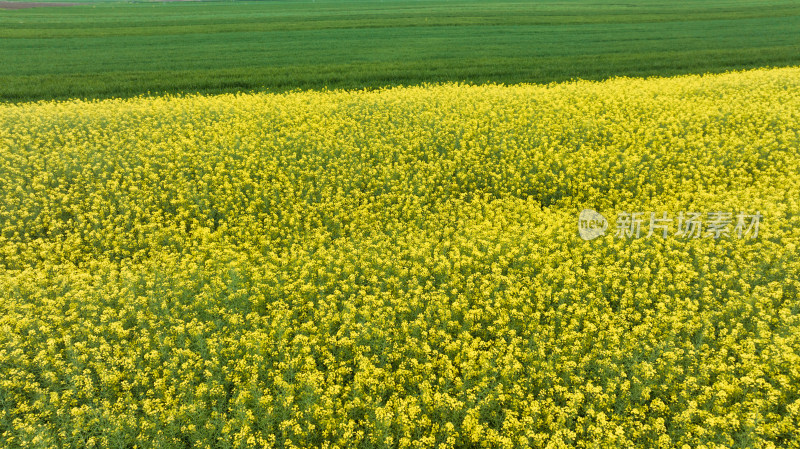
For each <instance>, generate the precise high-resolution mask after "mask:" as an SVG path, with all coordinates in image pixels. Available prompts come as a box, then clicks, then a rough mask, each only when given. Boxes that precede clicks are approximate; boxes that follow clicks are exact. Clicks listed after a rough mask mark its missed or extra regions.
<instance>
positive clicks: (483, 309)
mask: <svg viewBox="0 0 800 449" xmlns="http://www.w3.org/2000/svg"><path fill="white" fill-rule="evenodd" d="M584 209H591V210H593V211H595V212H596V213H597V215H602V216H603V217H604V218H605V219H606V220H607V222H608V223H607V230H606V231H605V233H604V234H603V235H601V236H599V237H597V238H594V239H592V240H585V239H584V238H582V235H581V234H580V233H579V226H578V225H579V221H578V217H579V213H580V212H581V211H582V210H584ZM693 212H694V213H696V214H695V215H692V213H693ZM638 213H641V215H634V214H638ZM718 213H721V214H720V215H714V214H718ZM725 214H728V215H725ZM692 216H694V217H700V218H698V219H697V220H694V219H692V220H694V222H695V223H699V227H697V228H696V230H697V233H695V234H692V233H691V232H681V231H688V230H689V228H688V227H687V223H690V222H692V220H690V219H689V217H692ZM740 216H741V217H740ZM626 217H627V218H626ZM635 217H639V218H641V223H640V225H641V234H640V235H637V232H634V228H633V227H630V226H629V225H630V224H632V223H638V221H637V220H639V218H635ZM653 217H658V218H659V219H663V218H664V217H667V218H668V221H663V222H661V221H658V222H657V221H656V220H655V219H653ZM715 217H716V218H715ZM726 217H727V218H726ZM737 217H739V218H737ZM755 217H759V218H760V221H758V223H757V224H758V226H759V227H758V229H756V228H755V227H754V225H755V224H756V221H757V220H756V219H755ZM679 218H680V219H679ZM745 218H746V219H745ZM629 219H631V220H629ZM626 220H627V221H626ZM698 220H700V221H698ZM714 222H716V223H718V224H720V223H721V224H722V225H723V226H722V227H720V228H719V231H720V232H717V233H715V232H714V229H715V228H713V227H712V223H714ZM740 222H741V223H740ZM600 223H601V220H600V219H599V218H598V219H597V223H595V225H597V226H600ZM654 223H658V224H660V225H662V226H664V227H663V232H662V228H660V227H655V228H653V227H652V226H653V224H654ZM742 223H744V224H746V227H744V228H742V226H741V225H742ZM653 229H655V232H654V233H650V232H648V231H652V230H653ZM637 231H638V229H637ZM648 234H651V235H648ZM664 234H666V236H664ZM798 292H800V68H785V69H761V70H754V71H747V72H737V73H728V74H722V75H707V76H682V77H677V78H658V79H646V80H643V79H626V78H619V79H613V80H609V81H605V82H582V81H581V82H570V83H563V84H552V85H547V86H541V85H515V86H502V85H483V86H473V85H460V84H445V85H431V86H418V87H405V88H391V89H383V90H377V91H350V92H346V91H323V92H291V93H286V94H236V95H233V94H231V95H219V96H164V97H139V98H133V99H127V100H104V101H97V100H96V101H79V100H75V101H64V102H39V103H25V104H2V105H0V446H2V447H41V448H49V447H76V448H78V447H80V448H83V447H88V448H92V447H98V448H136V447H138V448H144V447H159V448H187V447H198V448H240V447H277V448H298V447H308V448H311V447H322V448H346V447H360V448H373V447H386V448H390V447H391V448H395V447H400V448H427V447H437V448H469V447H476V448H477V447H498V448H515V447H520V448H522V447H663V448H671V447H692V448H694V447H708V448H711V447H763V448H770V447H798V445H799V444H800V443H798V441H800V431H799V430H798V429H800V299H799V298H798Z"/></svg>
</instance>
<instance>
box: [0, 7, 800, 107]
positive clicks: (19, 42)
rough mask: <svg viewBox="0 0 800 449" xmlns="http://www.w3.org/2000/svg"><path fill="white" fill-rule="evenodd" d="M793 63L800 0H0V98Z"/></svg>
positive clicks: (799, 40) (532, 78) (563, 76)
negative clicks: (36, 0) (2, 0)
mask: <svg viewBox="0 0 800 449" xmlns="http://www.w3.org/2000/svg"><path fill="white" fill-rule="evenodd" d="M798 63H800V2H797V1H796V0H791V1H752V0H726V1H720V0H704V1H677V2H675V1H632V2H626V3H610V2H602V1H586V0H575V1H563V0H562V1H538V2H530V3H529V2H507V1H486V0H481V1H457V2H456V1H441V0H437V1H362V2H349V1H316V2H309V1H306V2H291V1H247V2H171V3H155V2H138V3H121V2H90V4H86V5H81V6H72V7H52V8H30V9H19V10H0V100H4V101H20V100H37V99H52V98H66V97H112V96H132V95H137V94H141V93H146V92H148V91H149V92H151V93H156V92H197V91H201V92H226V91H234V90H287V89H295V88H322V87H329V88H361V87H380V86H386V85H400V84H418V83H421V82H438V81H467V82H475V83H479V82H485V81H496V82H504V83H516V82H551V81H563V80H567V79H571V78H584V79H603V78H608V77H611V76H617V75H627V76H648V75H673V74H681V73H704V72H720V71H726V70H730V69H743V68H751V67H761V66H786V65H796V64H798Z"/></svg>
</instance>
